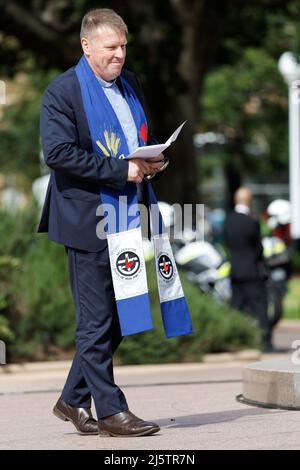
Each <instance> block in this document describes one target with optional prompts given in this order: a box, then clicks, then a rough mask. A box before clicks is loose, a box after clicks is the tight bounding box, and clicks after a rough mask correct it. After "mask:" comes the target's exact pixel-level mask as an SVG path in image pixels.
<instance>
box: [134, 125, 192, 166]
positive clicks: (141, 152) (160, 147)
mask: <svg viewBox="0 0 300 470" xmlns="http://www.w3.org/2000/svg"><path fill="white" fill-rule="evenodd" d="M185 123H186V121H184V122H183V123H182V124H180V126H179V127H177V129H176V131H175V132H173V134H172V135H171V136H170V137H169V138H168V140H167V141H166V143H165V144H157V145H147V146H145V147H138V148H137V149H136V150H135V151H134V152H132V153H131V154H130V155H127V157H125V158H127V159H131V158H151V157H158V155H159V154H161V153H162V152H163V151H164V150H166V149H167V148H168V147H170V145H171V143H172V142H175V140H176V139H177V137H178V135H179V133H180V131H181V129H182V128H183V126H184V125H185Z"/></svg>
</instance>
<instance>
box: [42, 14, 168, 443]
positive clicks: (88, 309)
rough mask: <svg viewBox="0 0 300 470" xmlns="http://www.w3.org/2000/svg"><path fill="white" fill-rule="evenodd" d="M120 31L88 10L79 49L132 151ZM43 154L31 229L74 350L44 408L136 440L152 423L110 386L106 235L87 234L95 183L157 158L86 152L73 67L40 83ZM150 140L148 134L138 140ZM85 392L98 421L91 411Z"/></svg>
mask: <svg viewBox="0 0 300 470" xmlns="http://www.w3.org/2000/svg"><path fill="white" fill-rule="evenodd" d="M126 36H127V27H126V25H125V23H124V21H123V20H122V18H121V17H120V16H118V15H117V14H116V13H115V12H114V11H112V10H110V9H97V10H92V11H90V12H88V13H87V14H86V15H85V17H84V18H83V21H82V26H81V45H82V49H83V52H84V54H85V57H86V60H87V61H88V64H89V66H90V67H91V69H92V71H93V72H94V74H95V75H96V77H97V79H98V80H99V82H100V84H101V86H102V87H103V90H104V92H105V93H106V94H107V97H108V99H109V100H110V102H111V104H112V105H113V107H114V110H115V113H116V115H117V117H118V119H119V121H120V123H121V124H122V127H123V130H124V134H125V137H126V140H127V142H128V147H129V148H130V146H131V148H132V147H136V146H138V145H137V136H136V134H137V130H136V128H135V127H134V126H133V125H132V123H133V124H134V122H133V120H132V116H131V114H130V109H129V107H128V106H127V107H126V100H125V97H124V95H123V90H122V85H121V81H120V79H119V77H120V75H122V77H124V78H125V79H126V81H127V82H128V83H129V84H130V85H131V87H132V88H133V89H134V91H135V93H136V95H137V97H138V98H139V100H140V102H141V103H142V105H144V97H143V93H142V90H141V86H140V83H139V81H138V79H137V78H136V77H135V75H134V74H133V73H131V72H129V71H128V70H125V69H123V65H124V62H125V55H126V42H127V41H126ZM40 129H41V139H42V146H43V152H44V157H45V161H46V163H47V165H48V166H49V167H50V168H51V169H52V172H51V177H50V182H49V186H48V190H47V194H46V199H45V204H44V208H43V211H42V215H41V220H40V224H39V227H38V232H48V236H49V239H50V240H53V241H55V242H57V243H60V244H62V245H64V247H65V249H66V252H67V255H68V266H69V275H70V284H71V289H72V294H73V298H74V303H75V306H76V313H77V328H76V354H75V357H74V360H73V363H72V367H71V370H70V372H69V376H68V379H67V381H66V384H65V386H64V389H63V391H62V394H61V397H60V398H59V400H58V402H57V403H56V405H55V407H54V409H53V411H54V414H55V415H56V416H57V417H59V418H61V419H63V420H64V421H71V422H72V423H73V424H74V425H75V427H76V429H77V430H78V431H79V432H80V433H81V434H98V432H99V431H100V432H99V433H100V434H102V435H103V434H104V435H110V436H141V435H147V434H153V433H155V432H157V431H159V426H158V425H157V424H155V423H152V422H146V421H143V420H142V419H140V418H138V417H136V416H135V415H134V414H133V413H131V412H130V411H129V410H128V406H127V403H126V399H125V397H124V394H123V392H122V391H121V390H120V388H119V387H118V386H117V385H116V384H115V383H114V377H113V365H112V355H113V353H114V351H115V350H116V348H117V347H118V345H119V343H120V341H121V339H122V336H121V333H120V326H119V321H118V316H117V311H116V303H115V299H114V289H113V284H112V278H111V271H110V263H109V255H108V247H107V241H106V240H105V239H100V238H98V237H97V235H96V226H97V223H98V222H99V217H98V216H97V215H96V210H97V207H98V205H99V193H100V188H101V186H102V185H108V186H110V187H111V188H115V189H117V190H118V189H122V188H123V187H124V186H125V184H126V182H127V181H130V182H134V183H136V184H137V185H138V193H139V194H140V200H141V199H142V198H143V186H142V181H143V178H144V177H145V176H146V175H153V174H155V173H156V172H158V171H159V170H160V169H161V168H162V164H163V163H162V158H163V156H162V155H161V156H160V157H157V158H156V159H154V160H153V159H152V160H151V162H149V161H145V160H140V159H135V160H130V161H128V160H127V161H126V160H119V159H116V158H99V155H98V154H96V153H94V152H93V149H92V142H91V137H90V133H89V127H88V121H87V117H86V115H85V112H84V108H83V101H82V97H81V90H80V85H79V81H78V79H77V76H76V72H75V69H74V67H72V68H70V69H69V70H67V71H66V72H65V73H63V74H62V75H59V76H58V77H57V78H56V79H55V80H54V81H53V82H52V83H51V84H50V85H49V86H48V88H47V90H46V92H45V94H44V97H43V101H42V106H41V125H40ZM151 143H152V144H153V143H156V142H155V139H154V138H153V137H152V135H151V134H149V136H148V141H147V144H148V145H149V144H151ZM91 397H92V398H93V400H94V403H95V408H96V412H97V417H98V423H97V421H96V420H95V419H94V418H93V417H92V414H91V410H90V407H91Z"/></svg>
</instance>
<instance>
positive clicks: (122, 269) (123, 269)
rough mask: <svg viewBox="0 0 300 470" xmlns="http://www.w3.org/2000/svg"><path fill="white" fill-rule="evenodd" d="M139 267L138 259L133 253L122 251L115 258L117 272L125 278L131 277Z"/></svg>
mask: <svg viewBox="0 0 300 470" xmlns="http://www.w3.org/2000/svg"><path fill="white" fill-rule="evenodd" d="M140 265H141V262H140V258H139V257H138V255H137V254H136V253H134V251H123V253H121V254H120V255H119V256H118V258H117V270H118V272H119V273H120V274H121V275H122V276H125V277H130V276H133V275H134V274H135V273H136V272H137V271H138V270H139V267H140Z"/></svg>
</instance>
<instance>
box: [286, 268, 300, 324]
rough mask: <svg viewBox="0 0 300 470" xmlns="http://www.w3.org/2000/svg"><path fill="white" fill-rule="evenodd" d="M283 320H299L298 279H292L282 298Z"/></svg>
mask: <svg viewBox="0 0 300 470" xmlns="http://www.w3.org/2000/svg"><path fill="white" fill-rule="evenodd" d="M283 305H284V315H283V317H284V318H289V319H296V320H300V277H299V276H297V277H292V278H291V279H290V280H289V283H288V293H287V295H286V296H285V298H284V303H283Z"/></svg>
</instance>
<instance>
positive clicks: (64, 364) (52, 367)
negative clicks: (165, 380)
mask: <svg viewBox="0 0 300 470" xmlns="http://www.w3.org/2000/svg"><path fill="white" fill-rule="evenodd" d="M261 357H262V354H261V352H260V351H258V350H255V349H253V350H244V351H237V352H234V353H215V354H206V355H204V356H203V358H202V360H201V361H199V362H194V363H181V364H142V365H140V364H139V365H130V366H127V365H122V366H121V365H119V366H115V369H117V370H119V371H124V373H126V372H128V371H129V372H131V373H132V372H133V371H134V370H140V369H141V368H142V369H143V370H148V371H149V372H151V371H153V369H156V370H157V369H169V370H170V369H172V368H175V369H177V368H178V366H179V367H180V366H185V367H193V365H194V366H196V367H199V365H207V366H210V365H218V364H226V363H227V364H228V363H233V362H234V363H236V362H242V363H244V362H250V361H251V362H252V361H256V360H260V359H261ZM70 366H71V361H70V360H68V361H47V362H27V363H23V364H7V365H5V366H1V367H0V374H1V375H2V376H3V375H5V374H18V373H22V374H24V373H30V374H32V373H37V374H38V373H44V372H57V371H61V372H63V371H66V372H68V371H69V369H70Z"/></svg>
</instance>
